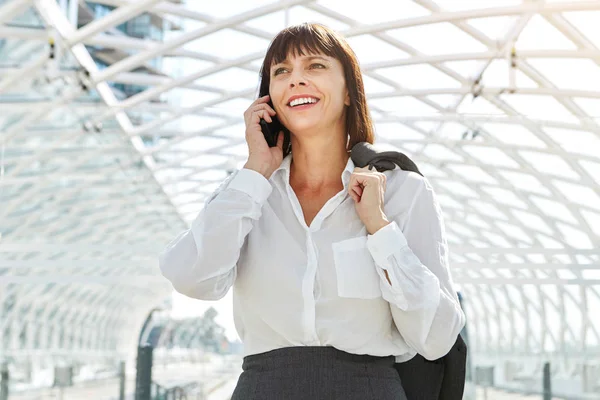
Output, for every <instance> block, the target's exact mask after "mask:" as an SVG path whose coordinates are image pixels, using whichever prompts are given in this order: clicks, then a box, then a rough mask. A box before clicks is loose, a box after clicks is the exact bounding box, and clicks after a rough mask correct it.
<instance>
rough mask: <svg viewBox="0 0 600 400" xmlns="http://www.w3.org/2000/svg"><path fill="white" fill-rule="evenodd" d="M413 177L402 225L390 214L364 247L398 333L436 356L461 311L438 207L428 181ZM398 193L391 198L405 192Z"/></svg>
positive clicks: (451, 339) (448, 343)
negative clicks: (378, 277) (372, 260)
mask: <svg viewBox="0 0 600 400" xmlns="http://www.w3.org/2000/svg"><path fill="white" fill-rule="evenodd" d="M415 176H416V175H413V176H412V177H411V178H410V180H411V181H412V184H414V187H416V195H415V196H414V199H413V201H412V205H411V206H410V208H409V211H408V213H407V214H403V213H402V214H400V216H405V217H406V219H405V223H404V224H403V225H404V226H403V229H402V230H401V229H400V227H399V223H400V221H401V219H400V218H399V216H398V217H396V218H393V219H391V220H390V224H388V225H387V226H385V227H383V228H381V229H380V230H379V231H377V232H375V233H374V234H373V235H369V238H368V241H367V246H368V248H369V252H370V253H371V255H372V257H373V259H374V261H375V264H376V266H377V272H378V274H379V276H380V277H381V283H380V285H381V290H382V294H383V298H384V299H385V300H386V301H388V302H389V303H390V307H391V312H392V316H393V319H394V323H395V324H396V326H397V328H398V330H399V332H400V334H401V335H402V337H403V338H404V340H405V341H406V343H407V344H408V345H409V346H410V347H412V348H413V349H414V350H415V351H417V352H418V353H419V354H421V355H422V356H423V357H425V358H426V359H428V360H435V359H438V358H440V357H443V356H444V355H446V354H447V353H448V352H449V351H450V349H451V348H452V346H453V345H454V343H455V341H456V338H457V336H458V334H459V332H460V331H461V329H462V328H463V326H464V325H465V315H464V313H463V311H462V309H461V307H460V303H459V301H458V296H457V293H456V289H455V288H454V284H453V282H452V277H451V274H450V270H449V266H448V254H447V247H448V245H447V242H446V237H445V227H444V222H443V217H442V211H441V208H440V206H439V204H438V202H437V199H436V196H435V193H434V191H433V188H432V187H431V186H430V184H429V182H428V181H427V180H426V179H425V178H422V177H420V176H419V177H418V178H415ZM410 185H411V184H410V183H409V185H408V186H410ZM403 186H404V185H403ZM397 192H398V193H395V194H394V195H393V196H392V197H394V196H402V195H406V192H407V191H405V190H402V187H401V188H400V189H399V190H398V191H397ZM409 192H410V191H409ZM392 215H393V214H392ZM403 219H404V218H403ZM386 271H387V277H386V274H385V272H386ZM388 277H389V280H388Z"/></svg>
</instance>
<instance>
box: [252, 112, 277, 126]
mask: <svg viewBox="0 0 600 400" xmlns="http://www.w3.org/2000/svg"><path fill="white" fill-rule="evenodd" d="M251 118H252V122H253V123H255V124H258V123H260V119H261V118H262V119H264V120H265V121H267V122H273V119H271V116H270V115H269V114H268V113H267V111H266V110H258V111H254V112H253V113H252V117H251Z"/></svg>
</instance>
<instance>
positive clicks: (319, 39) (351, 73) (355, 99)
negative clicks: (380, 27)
mask: <svg viewBox="0 0 600 400" xmlns="http://www.w3.org/2000/svg"><path fill="white" fill-rule="evenodd" d="M305 52H307V53H310V54H317V53H322V54H325V55H327V56H329V57H333V58H335V59H337V60H338V61H340V63H341V64H342V66H343V68H344V78H345V81H346V87H347V89H348V95H349V97H350V106H349V107H348V111H347V112H346V130H347V132H348V136H349V140H348V150H351V149H352V147H353V146H354V145H355V144H356V143H359V142H368V143H373V141H374V138H375V135H374V132H373V122H372V120H371V116H370V114H369V108H368V106H367V99H366V97H365V88H364V85H363V80H362V73H361V71H360V66H359V63H358V59H357V58H356V54H354V51H353V50H352V49H351V48H350V45H349V44H348V42H347V41H346V39H345V38H344V37H343V36H341V35H340V34H338V33H337V32H335V31H334V30H332V29H330V28H328V27H326V26H324V25H321V24H316V23H304V24H300V25H295V26H290V27H288V28H285V29H284V30H282V31H281V32H279V33H278V34H277V36H275V38H274V39H273V41H272V42H271V44H270V46H269V49H268V50H267V54H266V55H265V59H264V61H263V64H262V67H261V69H260V89H259V94H258V95H259V97H260V96H265V95H267V94H269V84H270V82H271V66H272V65H273V64H278V63H280V62H282V61H284V60H285V59H286V58H287V56H288V55H289V54H290V53H293V54H294V55H296V56H298V55H304V54H305ZM271 106H272V103H271ZM284 131H285V133H286V135H288V137H289V131H288V130H287V129H286V128H285V127H284ZM289 151H290V149H289V148H288V149H284V153H285V154H287V153H289Z"/></svg>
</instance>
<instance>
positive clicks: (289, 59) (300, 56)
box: [271, 50, 336, 65]
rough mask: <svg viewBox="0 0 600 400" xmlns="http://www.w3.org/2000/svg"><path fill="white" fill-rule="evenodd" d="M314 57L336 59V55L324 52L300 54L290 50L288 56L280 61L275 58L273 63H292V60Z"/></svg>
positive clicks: (304, 59)
mask: <svg viewBox="0 0 600 400" xmlns="http://www.w3.org/2000/svg"><path fill="white" fill-rule="evenodd" d="M314 59H320V60H325V61H330V62H335V61H336V59H335V58H334V57H331V56H328V55H326V54H323V53H318V52H317V53H313V52H311V53H304V54H298V53H297V52H295V51H293V50H290V51H289V52H288V54H287V56H286V57H285V58H284V59H283V60H281V61H279V62H276V60H273V63H272V64H271V65H277V64H286V63H291V62H296V61H300V62H302V61H311V60H314Z"/></svg>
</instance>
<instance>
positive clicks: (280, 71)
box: [273, 67, 287, 75]
mask: <svg viewBox="0 0 600 400" xmlns="http://www.w3.org/2000/svg"><path fill="white" fill-rule="evenodd" d="M285 71H287V69H285V68H283V67H281V68H277V69H276V70H275V72H273V75H279V74H281V73H283V72H285Z"/></svg>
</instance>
